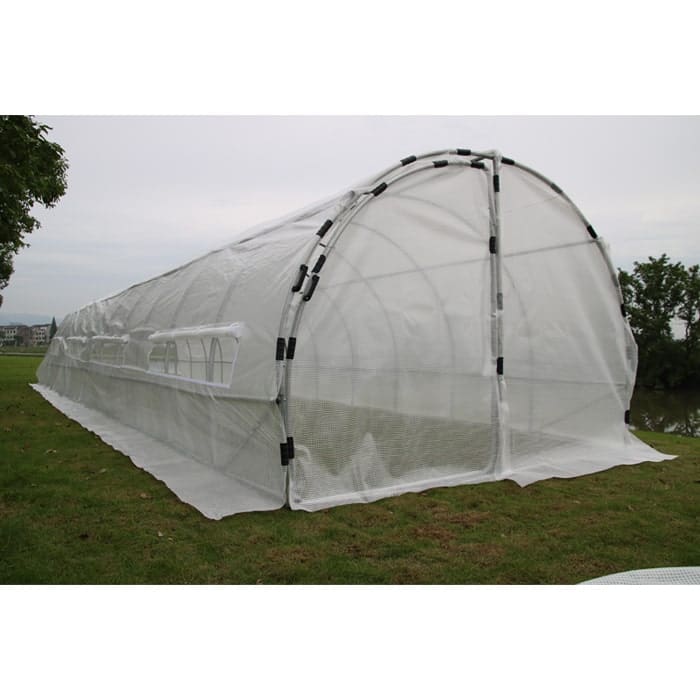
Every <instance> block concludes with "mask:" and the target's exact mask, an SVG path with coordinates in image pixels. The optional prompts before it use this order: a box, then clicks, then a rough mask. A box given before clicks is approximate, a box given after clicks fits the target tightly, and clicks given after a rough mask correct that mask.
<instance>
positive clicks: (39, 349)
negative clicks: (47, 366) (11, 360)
mask: <svg viewBox="0 0 700 700" xmlns="http://www.w3.org/2000/svg"><path fill="white" fill-rule="evenodd" d="M48 349H49V346H48V345H0V355H45V354H46V351H47V350H48Z"/></svg>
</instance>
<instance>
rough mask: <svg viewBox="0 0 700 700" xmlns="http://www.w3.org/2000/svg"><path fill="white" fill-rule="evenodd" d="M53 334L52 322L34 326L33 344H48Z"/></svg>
mask: <svg viewBox="0 0 700 700" xmlns="http://www.w3.org/2000/svg"><path fill="white" fill-rule="evenodd" d="M50 335H51V324H50V323H41V324H39V325H36V326H32V345H47V344H48V342H49V336H50Z"/></svg>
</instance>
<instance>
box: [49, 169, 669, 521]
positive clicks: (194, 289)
mask: <svg viewBox="0 0 700 700" xmlns="http://www.w3.org/2000/svg"><path fill="white" fill-rule="evenodd" d="M492 174H493V171H492V167H491V165H490V164H489V165H487V166H486V167H484V168H478V167H471V160H470V159H465V158H460V159H454V160H452V161H451V162H450V164H449V166H445V167H439V168H436V167H433V166H432V163H431V162H430V160H428V161H424V160H421V159H418V160H417V161H416V162H415V163H413V164H409V165H408V166H406V167H404V168H398V169H397V170H396V172H394V173H391V174H390V175H389V176H387V177H386V182H387V183H388V186H387V187H386V188H385V189H384V190H382V191H379V192H377V193H376V195H375V194H374V193H371V192H369V191H368V190H367V189H366V188H362V187H360V188H356V189H355V190H352V191H349V192H347V193H344V194H343V195H341V196H339V197H336V198H334V199H332V200H329V201H327V202H324V203H322V204H321V205H318V206H315V207H313V208H311V209H309V210H307V211H305V212H302V213H300V214H297V215H294V216H292V217H289V218H288V219H285V220H282V221H279V222H276V223H275V224H272V225H269V226H266V227H264V228H261V229H258V230H257V231H253V232H250V233H248V234H246V235H245V236H241V237H240V238H239V240H238V242H235V243H233V244H232V245H230V246H228V247H226V248H224V249H222V250H219V251H215V252H213V253H210V254H209V255H207V256H204V257H202V258H200V259H198V260H195V261H193V262H192V263H190V264H188V265H185V266H183V267H182V268H179V269H178V270H175V271H172V272H170V273H168V274H166V275H163V276H161V277H159V278H156V279H154V280H150V281H148V282H145V283H143V284H141V285H137V286H135V287H132V288H130V289H128V290H126V291H124V292H122V293H121V294H118V295H116V296H114V297H111V298H109V299H105V300H101V301H99V302H95V303H93V304H91V305H88V306H87V307H84V308H83V309H81V310H79V311H78V312H75V313H74V314H72V315H71V316H69V317H68V318H66V319H65V320H64V321H63V323H62V324H61V326H60V328H59V331H58V335H57V338H55V339H54V341H53V343H52V346H51V350H50V352H49V354H48V356H47V358H46V360H45V361H44V363H43V364H42V366H41V368H40V370H39V380H40V383H41V384H42V385H43V387H45V388H48V389H50V390H51V392H49V393H47V392H44V393H45V395H46V396H47V398H48V399H49V400H52V397H55V396H61V397H63V398H65V399H68V400H71V401H73V402H75V403H76V404H77V405H82V406H84V407H86V408H87V409H90V410H91V411H97V412H100V413H101V414H103V415H104V416H105V417H108V418H109V419H110V421H111V423H110V435H112V436H113V435H114V434H115V430H116V431H117V433H118V426H119V425H123V426H124V428H125V435H126V433H127V432H128V431H133V430H137V431H140V432H141V433H142V434H143V435H145V436H148V437H149V438H151V439H153V440H154V441H155V442H153V443H152V444H151V443H149V452H148V454H146V456H144V455H143V454H139V459H138V463H139V464H140V466H143V467H144V468H146V469H149V470H151V471H155V470H153V469H150V468H149V461H152V462H153V463H156V462H158V459H159V455H158V447H157V446H158V444H164V445H167V446H168V449H170V450H175V451H176V452H177V453H178V454H181V455H183V456H184V457H185V458H186V459H187V460H188V461H187V464H189V465H193V466H191V469H193V470H194V472H193V473H196V470H197V469H198V468H201V470H202V474H204V473H209V472H207V470H211V469H214V470H216V472H217V473H218V474H221V475H224V476H225V477H226V478H227V479H230V480H231V483H233V484H234V485H235V483H240V484H241V492H242V493H244V492H246V493H247V491H245V489H248V490H250V489H253V490H254V491H255V492H256V493H259V494H264V499H263V500H262V501H260V503H263V505H260V504H257V505H255V506H254V507H256V508H257V507H261V508H262V507H269V508H273V507H278V506H279V505H280V504H281V503H283V502H285V500H287V499H288V502H289V504H290V505H291V507H293V508H303V509H308V510H314V509H317V508H323V507H328V506H331V505H337V504H341V503H352V502H361V501H370V500H374V499H377V498H381V497H384V496H388V495H393V494H398V493H402V492H405V491H410V490H422V489H425V488H428V487H431V486H438V485H450V484H459V483H475V482H481V481H489V480H495V479H502V478H511V479H514V480H515V481H517V482H518V483H520V484H523V485H524V484H527V483H530V482H532V481H535V480H537V479H541V478H547V477H550V476H561V477H567V476H576V475H578V474H584V473H589V472H592V471H598V470H601V469H606V468H608V467H610V466H613V465H615V464H625V463H626V464H629V463H636V462H640V461H645V460H655V461H658V460H661V459H664V458H665V456H664V455H660V454H659V453H658V452H656V451H654V450H653V449H652V448H650V447H648V446H646V445H645V444H643V443H642V442H640V441H639V440H637V439H636V438H635V437H634V436H632V435H631V434H630V433H629V431H628V430H627V427H626V425H625V422H624V414H625V411H626V410H627V408H628V407H629V400H630V396H631V392H632V388H633V385H634V375H635V369H636V348H635V346H634V341H633V338H632V336H631V333H630V331H629V328H628V326H627V324H626V322H625V319H624V318H623V316H622V313H621V310H620V298H619V292H618V290H617V287H616V281H615V279H614V274H613V271H612V268H611V265H610V263H609V259H608V257H607V253H606V250H605V248H604V244H603V243H602V242H601V240H600V239H597V240H595V239H593V238H592V237H591V236H590V235H589V233H588V231H587V230H586V227H587V224H586V222H585V221H584V220H583V219H582V218H581V216H580V215H579V214H578V212H577V211H576V209H575V208H574V207H572V206H571V204H570V203H569V202H568V201H567V200H566V199H565V198H563V197H562V196H560V195H559V194H558V193H557V192H555V191H554V190H553V189H552V188H551V187H550V186H549V185H548V184H547V183H546V182H543V181H542V180H541V179H539V178H538V177H536V176H535V175H533V174H531V173H528V172H526V171H524V170H521V169H520V168H518V167H515V166H513V165H506V166H504V167H503V169H502V170H501V175H500V194H499V195H498V198H499V199H498V205H499V207H500V228H499V227H498V223H499V218H498V216H497V208H496V201H497V197H496V195H495V193H494V187H493V180H492ZM385 175H386V174H385ZM375 184H376V182H374V181H373V182H372V186H374V185H375ZM348 207H350V208H348ZM326 220H331V221H333V222H334V225H333V226H331V227H330V228H329V229H328V231H327V232H326V233H325V236H324V237H320V236H317V235H316V233H317V231H318V230H319V227H321V225H322V224H323V222H324V221H326ZM496 236H498V237H499V238H500V241H499V242H500V245H499V246H497V247H494V243H493V241H494V240H495V237H496ZM321 255H323V257H324V260H323V261H320V262H321V266H320V267H318V262H319V256H321ZM302 264H305V265H307V267H308V269H307V270H306V274H305V275H304V280H303V284H302V285H301V288H300V289H299V290H297V291H296V292H295V293H293V294H292V293H291V292H290V288H291V286H292V285H293V284H294V281H295V280H296V279H297V278H298V276H299V267H300V265H302ZM314 266H315V267H314ZM312 267H314V269H315V270H316V273H315V274H317V275H318V279H317V280H316V284H317V287H315V290H314V291H313V292H312V293H311V294H308V297H309V298H308V299H306V300H304V299H305V297H304V296H303V295H304V294H305V293H308V291H309V289H310V288H309V285H310V278H311V276H312V275H313V274H314V269H311V268H312ZM501 307H502V308H501ZM280 328H281V329H282V332H281V334H282V336H283V337H284V339H285V342H284V344H285V345H287V344H288V343H289V337H291V336H293V337H294V338H296V353H295V356H294V358H293V360H292V359H291V358H289V359H284V358H282V359H280V357H281V356H279V355H277V356H276V354H275V352H276V347H278V346H279V342H278V339H277V337H278V335H280ZM499 357H501V358H502V359H501V360H499V359H498V358H499ZM500 368H502V374H500V375H499V374H498V370H499V369H500ZM287 392H288V393H287ZM54 403H55V404H56V405H58V407H59V408H61V405H60V401H57V400H54ZM64 408H65V405H64ZM62 410H63V409H62ZM73 413H74V415H77V414H78V413H80V412H79V411H78V413H76V412H75V411H73ZM91 416H93V414H92V413H90V414H89V415H88V413H85V414H84V415H82V414H81V417H79V418H78V420H80V422H81V423H82V424H83V425H86V427H89V428H91V429H93V430H95V431H96V432H98V433H99V426H97V427H96V426H95V425H94V423H95V420H94V418H91ZM131 434H132V433H129V435H131ZM288 436H292V437H293V439H294V446H295V454H294V458H293V459H291V461H290V464H289V475H288V481H287V467H286V465H284V464H280V461H281V460H280V443H285V441H286V440H287V437H288ZM128 442H129V441H128V440H127V439H126V438H124V439H121V440H120V441H119V445H120V447H119V449H121V450H122V451H124V452H126V453H127V454H131V453H130V452H129V447H128ZM149 455H150V457H149ZM132 456H133V455H132ZM282 461H283V462H284V461H286V460H285V459H284V456H283V458H282ZM197 465H199V467H197ZM162 473H163V470H162V469H161V470H160V471H159V474H160V475H161V478H163V477H162ZM193 481H194V482H196V481H197V479H196V477H194V479H193ZM203 482H206V479H203ZM171 488H173V490H175V491H176V493H178V494H179V495H180V496H181V497H182V498H183V500H187V501H188V502H191V503H193V505H195V506H197V507H198V508H200V509H201V510H203V511H207V504H208V499H210V498H213V497H214V496H213V494H211V495H209V494H208V492H207V487H206V486H203V487H202V488H201V489H200V491H199V492H197V493H196V494H195V495H194V496H193V495H192V494H193V489H192V488H190V489H189V490H188V491H187V493H184V492H180V491H178V488H177V487H176V486H172V485H171ZM287 489H288V493H287ZM219 491H220V489H219ZM233 500H235V499H233ZM244 500H245V499H244ZM220 501H221V498H220V497H218V498H217V501H216V502H217V507H216V509H215V510H216V513H217V515H215V516H213V517H220V515H225V514H226V508H225V507H224V508H221V507H220ZM251 503H252V501H251ZM265 504H266V505H265ZM242 509H243V508H242V507H241V504H240V499H239V501H237V502H233V501H232V505H231V509H230V512H239V511H240V510H242ZM247 509H251V508H247ZM209 511H211V508H210V509H209ZM208 514H211V512H209V513H208Z"/></svg>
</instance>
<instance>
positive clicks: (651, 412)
mask: <svg viewBox="0 0 700 700" xmlns="http://www.w3.org/2000/svg"><path fill="white" fill-rule="evenodd" d="M630 422H631V424H632V427H633V428H638V429H640V430H654V431H656V432H659V433H677V434H678V435H686V436H688V437H700V391H651V390H649V389H639V388H637V389H635V390H634V396H633V397H632V406H631V412H630Z"/></svg>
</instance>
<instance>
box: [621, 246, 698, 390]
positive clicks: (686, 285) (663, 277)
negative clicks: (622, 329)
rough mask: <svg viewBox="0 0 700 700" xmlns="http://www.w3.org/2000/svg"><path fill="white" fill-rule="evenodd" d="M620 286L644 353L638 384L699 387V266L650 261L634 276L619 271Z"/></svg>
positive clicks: (664, 258)
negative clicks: (678, 329)
mask: <svg viewBox="0 0 700 700" xmlns="http://www.w3.org/2000/svg"><path fill="white" fill-rule="evenodd" d="M620 285H621V287H622V295H623V297H624V301H625V306H626V309H627V314H628V318H629V322H630V326H631V328H632V332H633V333H634V337H635V340H636V341H637V347H638V349H639V366H638V369H637V382H638V384H641V385H642V386H646V387H660V388H665V389H671V388H681V387H687V388H690V387H697V386H700V267H699V266H698V265H692V266H691V267H685V266H684V265H683V264H682V263H680V262H671V260H670V259H669V258H668V256H667V255H662V256H661V257H660V258H653V257H650V258H649V259H648V260H647V262H635V263H634V269H633V271H632V272H631V273H630V272H625V271H624V270H620ZM674 322H675V323H676V324H680V325H682V327H683V331H682V333H681V334H680V337H679V334H678V332H676V333H674V331H673V324H674Z"/></svg>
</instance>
